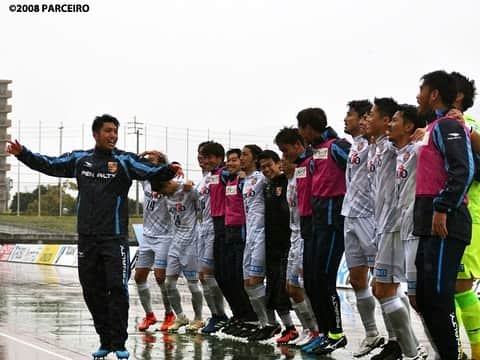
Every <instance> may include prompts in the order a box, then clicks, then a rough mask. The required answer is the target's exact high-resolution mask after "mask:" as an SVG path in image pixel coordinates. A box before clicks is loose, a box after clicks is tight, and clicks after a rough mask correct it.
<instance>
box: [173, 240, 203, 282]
mask: <svg viewBox="0 0 480 360" xmlns="http://www.w3.org/2000/svg"><path fill="white" fill-rule="evenodd" d="M167 263H168V265H167V272H166V275H167V276H175V275H177V276H178V275H180V274H181V273H183V275H184V276H185V278H187V280H198V270H199V269H198V255H197V250H196V243H195V242H193V243H192V244H191V245H189V246H187V247H186V248H185V247H178V246H175V244H172V246H170V251H169V252H168V261H167Z"/></svg>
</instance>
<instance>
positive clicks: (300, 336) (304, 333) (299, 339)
mask: <svg viewBox="0 0 480 360" xmlns="http://www.w3.org/2000/svg"><path fill="white" fill-rule="evenodd" d="M311 334H312V332H311V331H310V329H303V330H302V332H301V333H300V334H298V337H297V338H296V339H295V340H292V341H290V342H289V343H288V345H292V346H298V343H300V342H303V341H304V340H305V339H306V338H307V337H308V336H311Z"/></svg>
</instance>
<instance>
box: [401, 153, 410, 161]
mask: <svg viewBox="0 0 480 360" xmlns="http://www.w3.org/2000/svg"><path fill="white" fill-rule="evenodd" d="M408 159H410V153H409V152H408V151H407V152H405V154H403V161H404V162H407V161H408Z"/></svg>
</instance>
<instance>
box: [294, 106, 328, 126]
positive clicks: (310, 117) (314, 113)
mask: <svg viewBox="0 0 480 360" xmlns="http://www.w3.org/2000/svg"><path fill="white" fill-rule="evenodd" d="M297 122H298V127H301V128H304V127H306V126H307V125H310V127H311V128H312V129H314V130H316V131H318V132H322V131H324V130H325V128H326V127H327V115H326V114H325V111H323V110H322V109H320V108H308V109H303V110H302V111H300V112H299V113H298V114H297Z"/></svg>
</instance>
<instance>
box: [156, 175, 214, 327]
mask: <svg viewBox="0 0 480 360" xmlns="http://www.w3.org/2000/svg"><path fill="white" fill-rule="evenodd" d="M152 189H153V190H154V191H157V192H158V193H160V194H162V195H164V196H165V198H166V202H167V207H168V212H169V213H170V216H171V220H172V223H173V241H172V244H171V245H170V249H169V251H168V260H167V270H166V276H167V280H166V286H167V294H168V298H169V300H170V303H171V305H172V307H173V309H174V310H175V313H176V315H177V318H176V320H175V322H174V323H173V325H171V326H170V327H169V328H168V331H169V332H177V331H178V330H179V329H180V328H181V327H184V326H187V325H188V326H187V329H186V330H187V331H191V332H196V331H198V330H199V329H200V328H202V327H203V326H204V325H205V324H204V322H203V320H202V307H203V296H202V291H201V290H200V287H199V284H198V270H199V265H198V254H197V230H196V226H197V202H198V196H197V193H196V192H195V190H194V189H193V183H192V182H191V181H185V182H183V181H176V180H170V181H167V182H157V181H152ZM180 273H183V275H184V276H185V278H186V279H187V282H188V289H189V290H190V293H191V295H192V306H193V311H194V313H195V319H194V320H193V321H192V322H190V321H189V320H188V318H187V316H186V315H185V314H184V312H183V307H182V302H181V298H180V293H179V292H178V289H177V280H178V276H179V275H180Z"/></svg>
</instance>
